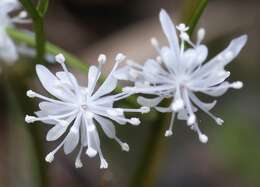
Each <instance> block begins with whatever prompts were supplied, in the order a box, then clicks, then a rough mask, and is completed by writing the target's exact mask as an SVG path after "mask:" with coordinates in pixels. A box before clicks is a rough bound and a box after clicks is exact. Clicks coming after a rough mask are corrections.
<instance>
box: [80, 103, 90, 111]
mask: <svg viewBox="0 0 260 187" xmlns="http://www.w3.org/2000/svg"><path fill="white" fill-rule="evenodd" d="M80 108H81V109H82V110H85V111H87V110H88V105H87V104H82V105H80Z"/></svg>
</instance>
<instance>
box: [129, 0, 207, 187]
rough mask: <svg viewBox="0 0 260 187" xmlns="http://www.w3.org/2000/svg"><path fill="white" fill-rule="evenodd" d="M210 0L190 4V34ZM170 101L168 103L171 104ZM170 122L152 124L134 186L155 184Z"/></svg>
mask: <svg viewBox="0 0 260 187" xmlns="http://www.w3.org/2000/svg"><path fill="white" fill-rule="evenodd" d="M188 2H190V3H193V2H194V0H188ZM207 2H208V0H197V1H196V4H195V7H192V9H190V7H191V6H189V11H190V12H192V15H191V16H190V17H188V18H187V19H184V20H187V23H188V25H189V27H190V30H189V34H190V35H191V34H192V33H193V31H194V29H195V27H196V25H197V23H198V21H199V18H200V17H201V15H202V13H203V11H204V9H205V8H206V5H207ZM188 5H189V3H188ZM169 104H170V103H166V105H169ZM165 123H169V117H168V116H167V117H166V118H160V117H159V118H158V119H157V120H155V122H154V123H153V124H151V125H152V127H151V128H152V129H151V133H150V135H149V137H148V140H147V145H146V147H145V149H144V154H143V157H142V158H141V161H140V163H139V165H138V168H137V170H136V173H135V175H134V176H133V180H132V182H131V186H132V187H148V186H149V187H151V186H154V181H155V176H156V169H157V166H158V160H159V159H158V157H159V156H160V154H161V153H162V148H163V147H164V146H163V143H164V142H163V139H165V137H164V135H163V134H164V133H163V131H164V124H165Z"/></svg>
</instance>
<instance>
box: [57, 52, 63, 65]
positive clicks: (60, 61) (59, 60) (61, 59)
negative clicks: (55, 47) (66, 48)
mask: <svg viewBox="0 0 260 187" xmlns="http://www.w3.org/2000/svg"><path fill="white" fill-rule="evenodd" d="M55 60H56V62H58V63H60V64H62V63H64V62H65V57H64V55H63V54H61V53H59V54H58V55H56V56H55Z"/></svg>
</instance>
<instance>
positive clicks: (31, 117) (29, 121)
mask: <svg viewBox="0 0 260 187" xmlns="http://www.w3.org/2000/svg"><path fill="white" fill-rule="evenodd" d="M36 120H37V118H36V117H35V116H29V115H26V116H25V122H26V123H33V122H35V121H36Z"/></svg>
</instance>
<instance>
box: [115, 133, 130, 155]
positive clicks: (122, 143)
mask: <svg viewBox="0 0 260 187" xmlns="http://www.w3.org/2000/svg"><path fill="white" fill-rule="evenodd" d="M115 140H116V141H117V143H118V144H119V145H120V146H121V148H122V151H126V152H128V151H129V150H130V148H129V145H128V144H127V143H124V142H122V141H121V140H120V139H119V138H117V137H115Z"/></svg>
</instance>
